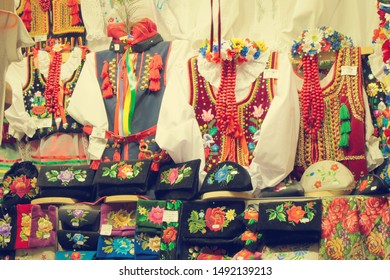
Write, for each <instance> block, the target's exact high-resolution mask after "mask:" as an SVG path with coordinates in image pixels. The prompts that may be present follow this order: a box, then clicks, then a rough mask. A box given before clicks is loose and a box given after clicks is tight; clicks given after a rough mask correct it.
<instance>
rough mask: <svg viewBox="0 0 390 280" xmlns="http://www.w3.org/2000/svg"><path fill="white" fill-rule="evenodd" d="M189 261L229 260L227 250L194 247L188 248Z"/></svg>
mask: <svg viewBox="0 0 390 280" xmlns="http://www.w3.org/2000/svg"><path fill="white" fill-rule="evenodd" d="M187 258H188V259H189V260H229V259H231V258H230V257H229V256H228V255H227V253H226V250H224V249H221V248H218V247H216V246H214V247H199V246H193V247H190V248H188V257H187Z"/></svg>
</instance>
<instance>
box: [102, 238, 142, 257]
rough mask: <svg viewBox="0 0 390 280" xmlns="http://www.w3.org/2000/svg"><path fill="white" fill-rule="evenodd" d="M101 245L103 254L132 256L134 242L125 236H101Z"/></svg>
mask: <svg viewBox="0 0 390 280" xmlns="http://www.w3.org/2000/svg"><path fill="white" fill-rule="evenodd" d="M103 245H104V246H102V247H101V249H102V251H103V252H104V253H105V254H108V255H109V254H113V253H114V254H116V255H122V256H134V243H133V241H132V240H131V239H129V238H127V237H113V238H112V237H108V238H103Z"/></svg>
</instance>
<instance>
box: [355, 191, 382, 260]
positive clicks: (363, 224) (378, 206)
mask: <svg viewBox="0 0 390 280" xmlns="http://www.w3.org/2000/svg"><path fill="white" fill-rule="evenodd" d="M358 200H359V226H360V234H361V235H362V236H363V237H364V239H365V242H364V246H363V254H364V257H365V259H369V260H383V259H389V258H390V221H389V211H390V207H389V198H387V197H368V196H362V197H358Z"/></svg>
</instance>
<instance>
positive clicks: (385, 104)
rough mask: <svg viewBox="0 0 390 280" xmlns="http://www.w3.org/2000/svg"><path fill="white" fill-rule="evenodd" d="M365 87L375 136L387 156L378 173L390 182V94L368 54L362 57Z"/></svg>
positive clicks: (383, 153)
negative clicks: (375, 72) (372, 69)
mask: <svg viewBox="0 0 390 280" xmlns="http://www.w3.org/2000/svg"><path fill="white" fill-rule="evenodd" d="M362 66H363V78H364V88H365V90H366V93H367V97H368V105H369V106H370V113H371V118H372V123H373V125H374V136H375V137H378V139H379V148H380V149H381V151H382V155H383V157H384V158H385V161H384V163H383V164H382V165H381V166H379V167H378V168H377V169H376V172H375V173H376V174H379V176H380V177H381V178H382V179H384V180H385V181H386V183H388V184H390V177H389V173H388V170H389V163H390V162H389V156H390V145H389V144H390V141H389V136H390V130H389V129H390V122H389V120H390V109H389V106H390V95H388V92H386V88H385V85H384V84H383V83H382V82H381V81H379V80H378V79H376V77H375V76H374V74H372V71H371V67H370V64H369V60H368V56H363V57H362Z"/></svg>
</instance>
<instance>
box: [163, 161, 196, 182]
mask: <svg viewBox="0 0 390 280" xmlns="http://www.w3.org/2000/svg"><path fill="white" fill-rule="evenodd" d="M191 174H192V169H191V167H189V166H188V167H186V165H185V164H184V165H183V166H182V167H180V168H179V167H176V168H171V169H168V170H166V171H164V172H162V173H161V176H160V182H161V183H166V184H169V185H171V186H172V185H176V184H178V183H180V182H181V181H183V179H184V178H187V177H190V176H191Z"/></svg>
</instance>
